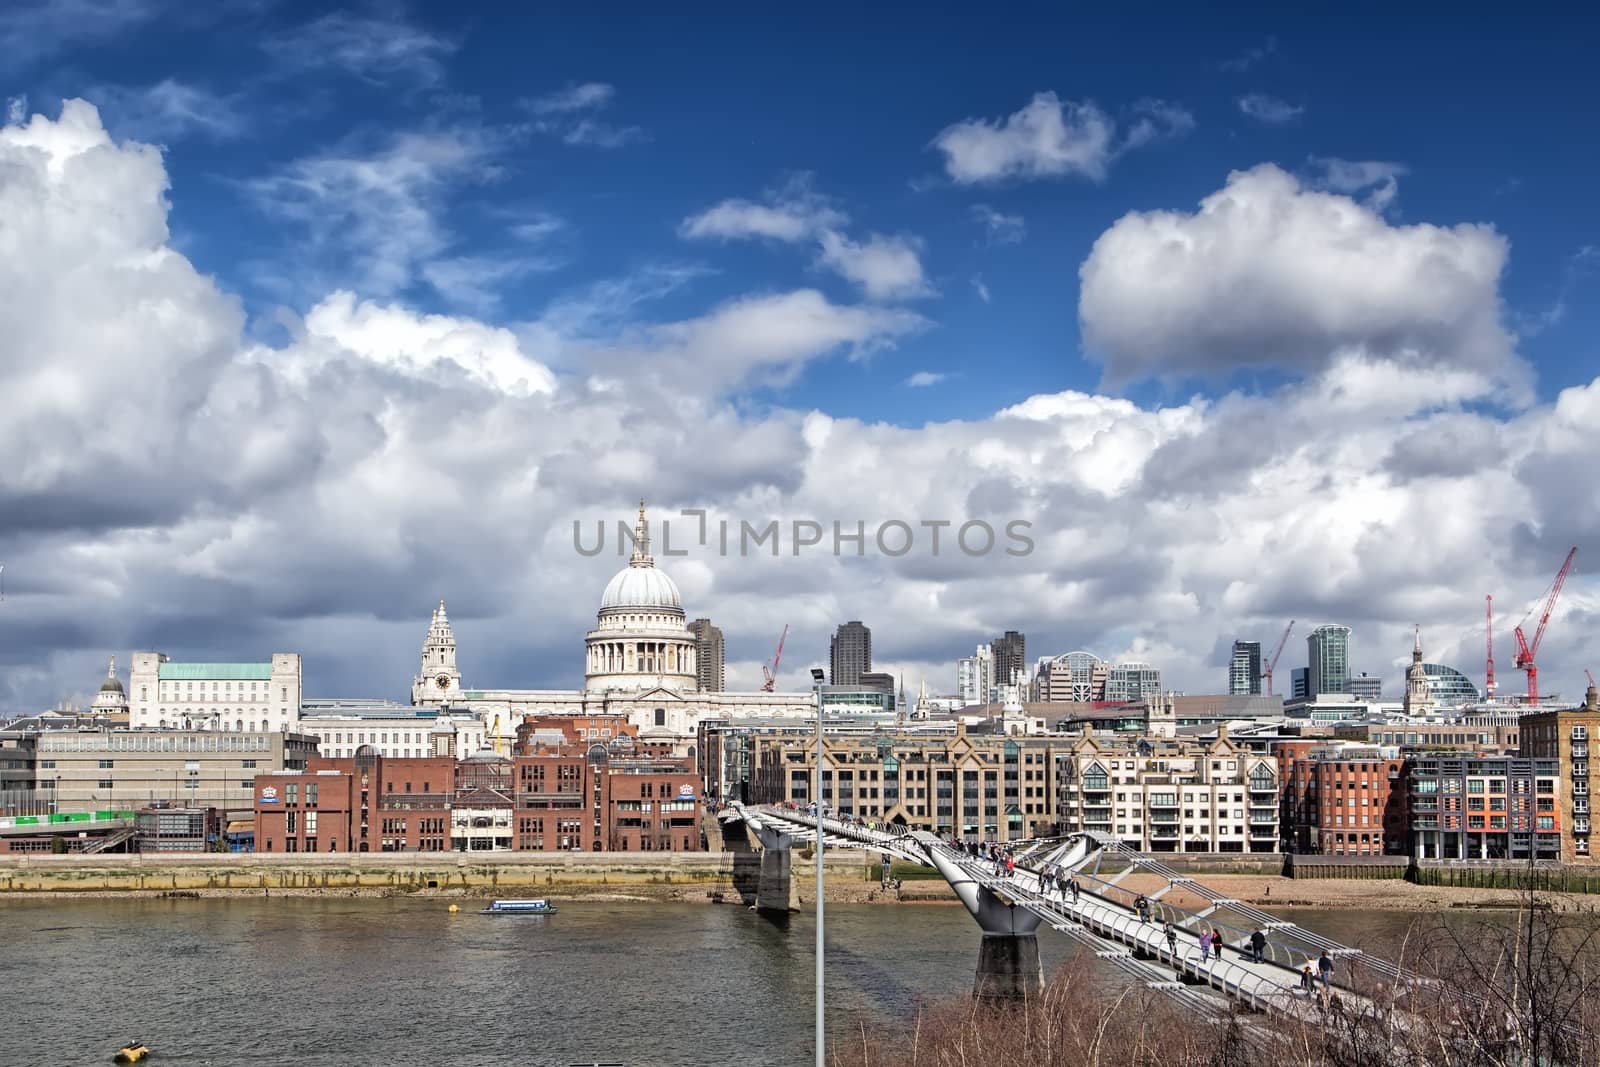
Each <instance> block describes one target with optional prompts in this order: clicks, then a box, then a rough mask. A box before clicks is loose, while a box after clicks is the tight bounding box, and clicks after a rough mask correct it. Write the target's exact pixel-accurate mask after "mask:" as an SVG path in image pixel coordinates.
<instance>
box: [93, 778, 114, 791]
mask: <svg viewBox="0 0 1600 1067" xmlns="http://www.w3.org/2000/svg"><path fill="white" fill-rule="evenodd" d="M95 788H97V789H110V788H111V779H109V778H102V779H100V780H99V781H98V782H96V783H95Z"/></svg>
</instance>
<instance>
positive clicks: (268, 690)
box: [110, 652, 302, 733]
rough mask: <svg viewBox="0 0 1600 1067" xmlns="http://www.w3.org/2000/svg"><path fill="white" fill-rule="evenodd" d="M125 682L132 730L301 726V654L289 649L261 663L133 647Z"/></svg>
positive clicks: (244, 729) (245, 729)
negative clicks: (183, 659)
mask: <svg viewBox="0 0 1600 1067" xmlns="http://www.w3.org/2000/svg"><path fill="white" fill-rule="evenodd" d="M110 680H112V681H114V680H115V679H110ZM128 684H129V690H130V691H129V693H128V708H129V723H130V725H131V726H132V727H133V728H134V729H136V730H140V729H145V730H149V729H159V730H226V731H229V732H232V733H258V732H262V731H267V730H277V731H280V732H283V731H295V730H298V729H299V726H300V698H301V696H302V694H301V690H300V657H299V655H298V654H296V653H293V652H276V653H273V656H272V659H271V660H269V661H267V662H263V663H174V662H172V661H171V660H169V659H168V658H167V656H166V654H165V653H161V652H135V653H134V654H133V671H132V674H131V675H130V677H129V683H128Z"/></svg>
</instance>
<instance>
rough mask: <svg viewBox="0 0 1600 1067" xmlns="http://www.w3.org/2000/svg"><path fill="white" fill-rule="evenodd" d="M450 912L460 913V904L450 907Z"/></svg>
mask: <svg viewBox="0 0 1600 1067" xmlns="http://www.w3.org/2000/svg"><path fill="white" fill-rule="evenodd" d="M450 910H451V911H452V912H457V911H460V910H461V905H460V904H452V905H450Z"/></svg>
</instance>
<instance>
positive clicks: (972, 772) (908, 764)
mask: <svg viewBox="0 0 1600 1067" xmlns="http://www.w3.org/2000/svg"><path fill="white" fill-rule="evenodd" d="M746 744H747V745H748V757H747V758H748V764H749V767H750V769H751V779H750V782H749V785H748V787H747V790H746V791H747V793H748V795H749V796H750V799H751V801H752V802H753V803H783V802H786V801H791V802H793V803H796V804H801V805H805V804H809V803H811V800H812V795H813V783H814V781H815V775H816V756H817V750H816V742H815V740H812V741H810V743H807V740H806V738H805V737H803V736H799V735H797V734H794V733H791V732H788V731H782V730H775V731H771V732H752V733H751V734H749V735H748V737H747V738H746ZM1065 747H1066V746H1065V743H1064V742H1063V740H1062V739H1060V738H1046V737H1028V738H1007V737H1004V736H998V735H993V734H978V733H973V732H969V731H968V730H967V729H966V728H965V727H964V726H957V728H956V732H955V733H953V734H945V735H939V736H929V735H926V734H916V733H907V732H899V731H897V732H894V733H885V732H880V733H878V734H876V735H865V736H840V735H827V736H825V737H824V738H823V758H824V761H823V770H822V801H823V803H824V804H826V805H828V806H829V807H832V808H836V809H837V810H839V811H840V812H843V813H847V814H851V815H855V816H857V817H858V818H864V819H874V820H876V819H882V820H885V821H888V822H893V823H899V824H901V825H905V826H912V827H919V828H922V829H926V830H931V831H933V832H935V833H939V834H941V835H950V834H959V835H961V836H962V837H967V838H978V839H982V840H996V841H1011V840H1016V839H1019V838H1024V837H1035V836H1040V835H1043V834H1048V833H1051V832H1053V828H1054V825H1055V821H1056V820H1055V813H1054V802H1053V794H1052V790H1051V782H1050V767H1051V762H1052V759H1053V755H1054V753H1056V752H1057V751H1065ZM724 788H727V786H726V783H725V785H724Z"/></svg>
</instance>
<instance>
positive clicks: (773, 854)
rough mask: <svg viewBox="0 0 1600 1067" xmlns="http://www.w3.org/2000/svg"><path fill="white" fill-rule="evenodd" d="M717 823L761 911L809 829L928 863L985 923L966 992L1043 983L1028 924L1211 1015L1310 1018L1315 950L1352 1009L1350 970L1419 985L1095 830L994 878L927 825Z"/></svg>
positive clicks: (1049, 843) (753, 810) (1024, 846)
mask: <svg viewBox="0 0 1600 1067" xmlns="http://www.w3.org/2000/svg"><path fill="white" fill-rule="evenodd" d="M719 818H720V819H721V820H722V821H723V822H724V823H735V822H743V823H744V824H745V826H746V827H748V829H749V830H751V831H753V832H754V834H755V836H756V837H757V838H758V839H759V841H760V843H761V872H760V879H759V881H758V883H757V892H756V907H757V908H758V909H761V910H765V911H772V912H788V911H792V910H794V908H793V905H792V900H793V898H792V895H791V894H792V891H793V885H792V881H791V878H790V871H791V855H792V850H793V847H794V845H795V844H796V843H797V842H798V843H802V844H804V843H812V842H815V841H816V838H817V835H818V834H819V833H820V834H821V835H822V838H823V847H824V848H853V849H860V850H863V851H871V852H878V853H883V854H886V855H891V856H897V857H899V858H900V859H902V860H905V861H908V862H911V863H916V864H921V865H924V866H927V867H932V868H934V869H935V870H937V871H938V872H939V874H940V875H941V876H942V877H943V878H944V879H945V880H946V881H947V882H949V883H950V887H951V888H952V889H953V890H954V891H955V893H956V896H957V897H958V898H959V899H960V900H961V903H962V904H964V905H965V906H966V908H967V910H968V911H969V912H970V913H971V914H972V917H973V918H974V919H976V920H977V922H978V926H979V927H980V928H981V929H982V931H983V941H982V945H981V947H980V949H979V953H978V963H977V970H976V975H975V980H974V983H973V991H974V993H975V994H977V995H978V996H980V997H984V998H989V999H1006V998H1015V997H1023V996H1027V995H1029V994H1030V993H1032V992H1036V991H1037V990H1039V989H1040V988H1041V987H1042V986H1043V982H1044V975H1043V970H1042V966H1041V964H1040V961H1039V945H1038V930H1039V927H1040V926H1048V927H1050V928H1051V929H1053V930H1057V931H1059V932H1060V933H1062V934H1065V935H1066V936H1068V937H1071V938H1073V939H1074V940H1076V941H1078V942H1080V943H1081V944H1083V945H1085V946H1086V947H1087V948H1089V949H1090V950H1091V951H1092V952H1093V953H1094V954H1095V956H1096V957H1098V958H1099V959H1102V960H1105V961H1106V962H1108V963H1110V964H1112V965H1114V966H1116V967H1119V968H1121V969H1122V970H1123V971H1125V972H1127V973H1129V974H1130V975H1131V976H1132V977H1133V978H1134V979H1136V980H1137V981H1139V982H1142V983H1143V984H1144V985H1146V986H1148V987H1149V988H1151V989H1154V990H1159V991H1160V992H1162V993H1164V994H1166V995H1168V996H1170V997H1172V998H1173V999H1175V1000H1177V1001H1180V1002H1182V1003H1184V1004H1186V1005H1187V1006H1189V1007H1191V1008H1193V1009H1195V1010H1197V1011H1200V1012H1202V1013H1204V1014H1206V1015H1210V1016H1214V1017H1223V1016H1227V1015H1232V1014H1234V1013H1236V1012H1237V1011H1238V1010H1240V1009H1245V1010H1253V1011H1258V1012H1264V1013H1269V1014H1274V1015H1279V1016H1289V1017H1294V1018H1300V1019H1305V1020H1307V1021H1314V1020H1315V1019H1317V1018H1318V1017H1319V1012H1320V1010H1321V1007H1320V1002H1319V1001H1318V999H1317V998H1314V997H1313V996H1311V995H1309V994H1308V993H1307V992H1305V991H1303V990H1302V987H1301V982H1302V978H1301V976H1302V972H1303V969H1304V968H1305V967H1307V966H1308V965H1309V966H1310V967H1311V969H1312V972H1313V974H1316V973H1317V961H1318V959H1319V957H1320V956H1321V955H1322V954H1323V953H1326V954H1327V955H1328V957H1329V958H1330V959H1331V960H1332V961H1333V964H1334V968H1333V979H1332V982H1331V988H1330V992H1331V993H1333V994H1337V995H1338V996H1339V997H1340V998H1341V999H1342V1001H1343V1003H1344V1004H1346V1005H1348V1006H1349V1007H1350V1008H1351V1009H1353V1010H1359V1009H1361V1008H1363V1007H1366V1006H1368V1002H1367V997H1366V996H1364V995H1363V994H1361V993H1358V992H1356V991H1355V990H1354V989H1353V988H1352V982H1351V979H1352V977H1353V976H1354V975H1355V974H1356V973H1357V972H1359V973H1360V974H1361V975H1362V976H1363V977H1364V978H1367V979H1370V980H1375V981H1378V982H1388V983H1395V987H1396V988H1402V987H1407V986H1409V987H1411V988H1416V987H1417V986H1421V985H1427V984H1429V983H1428V982H1427V980H1426V979H1423V978H1421V977H1420V976H1418V975H1415V974H1411V973H1410V972H1406V971H1403V970H1402V969H1401V968H1399V967H1397V966H1395V965H1394V964H1393V963H1391V962H1389V961H1387V960H1384V959H1381V958H1379V957H1376V956H1372V955H1370V954H1368V953H1366V952H1364V951H1362V950H1361V949H1358V948H1351V947H1349V946H1346V945H1342V944H1339V943H1338V942H1336V941H1333V940H1331V939H1330V938H1327V937H1323V936H1322V935H1320V934H1317V933H1314V932H1312V931H1310V930H1306V929H1304V928H1303V927H1300V926H1298V925H1296V924H1295V923H1292V922H1287V921H1285V920H1283V919H1280V918H1278V917H1276V916H1274V915H1269V914H1268V913H1266V912H1264V911H1261V910H1259V909H1257V908H1254V907H1251V906H1250V905H1248V904H1246V903H1244V902H1242V901H1238V900H1233V899H1229V898H1227V897H1226V896H1224V895H1223V894H1221V893H1218V892H1216V891H1214V890H1212V889H1210V888H1208V887H1207V886H1205V885H1204V884H1203V883H1201V882H1199V881H1197V880H1195V879H1194V878H1191V877H1188V876H1186V875H1184V874H1182V873H1181V872H1179V871H1177V870H1174V869H1173V868H1171V867H1169V866H1167V865H1166V864H1164V863H1162V862H1161V861H1160V860H1159V859H1157V858H1156V857H1154V856H1150V855H1147V854H1145V853H1142V852H1137V851H1135V850H1133V849H1130V848H1128V847H1127V846H1125V845H1124V844H1123V843H1122V842H1120V841H1118V840H1116V839H1115V838H1112V837H1110V836H1107V835H1104V834H1098V833H1077V834H1069V835H1066V836H1063V837H1057V838H1045V839H1039V840H1035V841H1029V842H1021V843H1019V845H1020V848H1019V851H1018V852H1017V853H1016V854H1015V859H1016V871H1015V873H1014V874H1012V875H1010V876H1004V875H996V874H995V873H994V864H993V862H992V861H990V860H988V859H985V858H982V857H973V856H971V855H969V854H968V853H967V851H966V850H965V849H962V848H959V847H956V846H955V845H953V844H952V843H951V842H949V841H946V840H944V839H942V838H940V837H938V836H936V835H935V834H932V833H929V832H927V831H925V830H911V829H907V828H906V827H903V826H898V825H882V824H879V825H878V826H875V827H867V826H864V825H862V824H860V823H857V822H845V821H842V820H839V819H836V818H820V819H819V818H818V817H816V816H814V815H812V814H810V813H808V812H806V811H803V810H799V809H793V808H786V807H776V806H767V805H761V806H757V805H741V804H734V805H732V806H730V807H728V808H725V809H723V811H722V812H721V813H720V815H719ZM1056 868H1061V869H1063V870H1064V872H1065V874H1066V875H1067V876H1068V877H1071V878H1073V879H1076V881H1077V883H1078V887H1079V890H1078V892H1077V893H1076V894H1074V893H1070V892H1067V891H1065V890H1064V889H1063V888H1061V887H1059V886H1054V885H1050V884H1048V883H1047V881H1046V879H1045V878H1044V877H1043V874H1042V872H1044V871H1052V870H1055V869H1056ZM1135 874H1138V875H1142V876H1144V877H1142V878H1138V879H1136V881H1137V882H1138V883H1139V887H1138V888H1137V889H1135V888H1133V887H1131V886H1128V885H1125V884H1124V883H1125V882H1127V881H1129V879H1130V878H1131V877H1132V876H1133V875H1135ZM1141 896H1142V897H1143V898H1144V899H1145V900H1146V901H1147V902H1148V911H1147V915H1148V920H1147V919H1145V918H1141V916H1140V915H1139V913H1138V911H1137V909H1136V907H1135V902H1136V901H1137V900H1138V898H1139V897H1141ZM1169 897H1171V898H1175V899H1181V900H1184V901H1185V902H1186V905H1185V906H1179V905H1178V904H1177V903H1176V902H1175V900H1169V899H1167V898H1169ZM1196 904H1198V906H1195V905H1196ZM1168 922H1170V923H1172V925H1173V927H1174V929H1175V930H1176V931H1177V934H1178V937H1177V940H1176V941H1175V942H1169V941H1168V939H1167V937H1166V935H1165V932H1164V927H1165V924H1166V923H1168ZM1204 930H1213V931H1221V932H1222V934H1223V942H1224V946H1225V951H1224V954H1223V957H1221V958H1219V957H1217V956H1214V955H1211V954H1206V953H1202V952H1201V949H1200V944H1199V935H1200V933H1201V932H1202V931H1204ZM1257 930H1260V931H1262V932H1264V933H1265V935H1266V938H1267V944H1266V947H1265V949H1264V951H1263V958H1262V960H1261V962H1256V961H1255V959H1254V954H1253V953H1252V952H1251V951H1250V948H1249V941H1250V936H1251V934H1253V933H1254V932H1255V931H1257Z"/></svg>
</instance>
